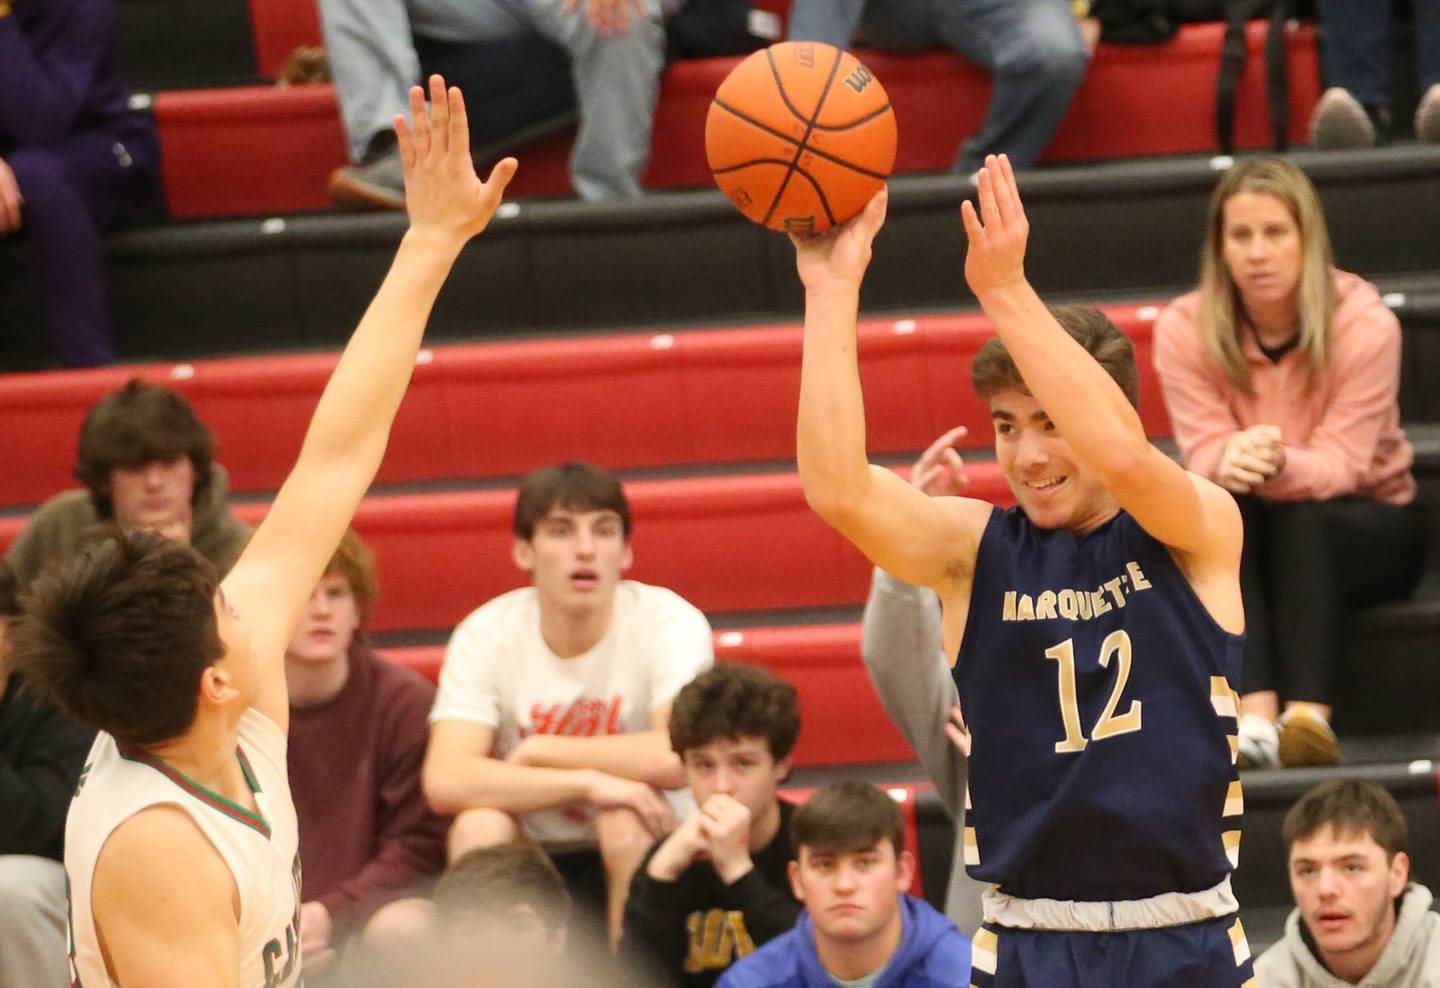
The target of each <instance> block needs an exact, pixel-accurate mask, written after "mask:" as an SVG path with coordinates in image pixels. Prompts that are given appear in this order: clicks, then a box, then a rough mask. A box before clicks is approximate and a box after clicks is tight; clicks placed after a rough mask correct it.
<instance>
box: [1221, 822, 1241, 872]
mask: <svg viewBox="0 0 1440 988" xmlns="http://www.w3.org/2000/svg"><path fill="white" fill-rule="evenodd" d="M1220 840H1221V841H1222V842H1223V843H1224V844H1225V857H1227V858H1229V859H1230V867H1232V868H1238V867H1240V831H1238V830H1227V831H1225V832H1224V833H1223V834H1221V835H1220Z"/></svg>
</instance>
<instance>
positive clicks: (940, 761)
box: [860, 425, 984, 936]
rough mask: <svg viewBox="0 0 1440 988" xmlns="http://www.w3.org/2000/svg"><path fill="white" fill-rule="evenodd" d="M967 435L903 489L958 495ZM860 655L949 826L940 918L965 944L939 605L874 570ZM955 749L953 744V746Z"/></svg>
mask: <svg viewBox="0 0 1440 988" xmlns="http://www.w3.org/2000/svg"><path fill="white" fill-rule="evenodd" d="M967 431H968V430H966V428H965V427H964V426H963V425H962V426H957V427H956V428H954V429H951V430H950V431H948V432H946V433H945V434H944V435H943V436H941V437H940V438H939V439H937V440H935V442H934V443H932V444H931V445H930V447H929V449H927V450H925V452H924V453H922V454H921V456H920V458H919V459H918V460H917V461H916V462H915V466H914V467H913V468H912V469H911V471H910V483H911V484H913V485H914V486H916V487H918V488H919V489H920V490H922V491H924V492H925V493H926V494H929V495H930V496H931V497H958V496H960V495H962V494H964V493H965V488H966V486H967V480H966V477H965V465H964V463H963V462H961V460H960V454H959V453H957V452H956V451H955V449H954V447H953V444H954V443H956V442H959V441H960V439H961V438H962V437H963V436H964V435H965V434H966V432H967ZM861 633H862V638H861V642H860V654H861V657H862V658H863V659H864V660H865V671H866V672H868V673H869V674H870V681H871V682H872V683H874V684H875V692H876V693H877V694H879V696H880V702H881V703H882V704H884V706H885V711H886V713H888V714H889V715H890V719H891V720H892V721H894V723H895V726H896V727H898V728H899V729H900V733H901V734H903V735H904V736H905V740H906V741H907V742H908V743H909V745H910V747H911V748H913V749H914V750H915V753H916V754H917V755H918V756H919V757H920V764H921V765H923V766H924V767H925V774H926V776H928V777H929V779H930V781H931V782H932V783H933V784H934V786H935V792H936V794H937V795H938V796H939V797H940V800H941V802H943V803H944V804H945V808H946V809H948V810H949V811H950V818H951V820H953V821H954V823H955V850H954V853H953V855H952V857H951V865H950V879H949V883H948V884H947V886H946V893H945V914H946V915H947V916H949V917H950V920H951V921H952V922H953V923H954V924H955V925H956V926H957V927H959V928H960V930H961V932H963V933H964V934H965V935H966V936H974V934H975V932H976V931H977V930H978V929H979V928H980V921H981V919H982V913H983V910H982V908H981V903H980V893H981V891H982V889H983V887H984V886H983V884H982V883H980V882H977V881H975V880H974V879H973V878H971V877H970V876H969V875H968V874H967V873H966V871H965V779H966V771H967V769H968V767H969V762H968V758H967V756H968V755H969V751H970V749H969V736H968V734H966V733H965V721H964V717H963V716H962V714H961V711H960V695H959V692H958V690H957V689H956V688H955V679H954V677H953V676H952V675H951V674H950V666H951V661H950V658H949V657H948V656H947V655H946V654H945V648H944V645H943V644H942V642H941V621H940V598H939V597H937V596H936V595H935V591H933V590H931V589H930V588H928V587H917V586H914V585H913V584H910V583H906V582H904V581H903V580H900V579H898V578H897V577H895V576H892V575H891V574H889V573H887V572H885V571H884V570H883V569H880V568H879V567H876V569H875V573H874V576H873V578H872V579H871V583H870V596H869V598H868V599H867V600H866V601H865V616H864V619H863V620H862V623H861ZM957 742H958V743H957Z"/></svg>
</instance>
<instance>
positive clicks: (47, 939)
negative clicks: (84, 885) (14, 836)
mask: <svg viewBox="0 0 1440 988" xmlns="http://www.w3.org/2000/svg"><path fill="white" fill-rule="evenodd" d="M65 922H66V907H65V868H64V866H62V865H61V864H60V862H58V861H51V860H50V859H49V858H39V857H33V856H31V855H28V854H0V985H6V986H10V985H13V986H15V988H20V986H22V985H23V986H24V988H63V986H65V985H68V984H69V983H70V972H69V971H68V970H67V969H66V962H65V955H66V950H67V948H66V941H65Z"/></svg>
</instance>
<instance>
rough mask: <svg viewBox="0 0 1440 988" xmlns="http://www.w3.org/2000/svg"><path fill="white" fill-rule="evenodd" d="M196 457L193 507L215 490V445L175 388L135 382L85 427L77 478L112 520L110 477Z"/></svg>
mask: <svg viewBox="0 0 1440 988" xmlns="http://www.w3.org/2000/svg"><path fill="white" fill-rule="evenodd" d="M180 456H188V457H190V463H191V464H192V465H193V466H194V468H195V488H194V490H193V491H192V492H191V496H190V503H191V504H199V503H200V499H201V498H202V497H204V496H205V492H206V490H207V489H208V488H209V486H210V465H211V464H212V463H213V462H214V461H215V439H214V437H213V436H212V435H211V434H210V430H209V428H207V427H206V426H205V423H203V422H201V421H200V420H199V419H198V418H196V417H195V409H194V408H192V407H190V402H188V401H186V400H185V398H184V397H183V396H181V395H179V394H176V393H175V392H174V391H171V390H170V389H169V388H163V387H161V386H160V385H158V384H147V383H145V382H144V381H141V380H140V379H139V378H131V379H130V380H129V381H128V382H127V383H126V384H125V386H124V387H121V388H118V389H117V390H115V391H112V392H110V393H109V394H107V395H105V397H103V398H101V399H100V400H99V401H97V402H96V403H95V404H94V405H93V406H91V408H90V411H89V412H87V413H86V415H85V421H84V423H83V424H81V426H80V443H79V449H78V451H77V456H76V462H75V477H76V479H77V480H79V481H80V483H82V484H84V485H85V487H86V489H88V490H89V491H90V500H91V501H92V502H93V503H94V505H95V510H96V512H98V513H99V515H100V517H101V518H110V517H111V516H112V515H113V514H114V513H115V505H114V503H113V502H112V501H111V500H110V471H111V470H112V469H114V468H115V467H124V468H127V469H133V468H135V467H140V466H144V465H145V464H146V463H154V462H157V461H169V460H173V459H175V458H177V457H180Z"/></svg>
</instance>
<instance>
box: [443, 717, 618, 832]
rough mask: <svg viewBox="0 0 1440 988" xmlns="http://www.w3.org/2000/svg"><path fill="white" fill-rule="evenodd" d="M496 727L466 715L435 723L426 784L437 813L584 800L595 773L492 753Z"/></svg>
mask: <svg viewBox="0 0 1440 988" xmlns="http://www.w3.org/2000/svg"><path fill="white" fill-rule="evenodd" d="M494 741H495V729H494V728H493V727H490V726H488V725H485V724H476V723H472V722H469V721H463V720H439V721H436V722H435V723H433V724H431V725H430V745H429V747H428V748H427V750H426V752H425V764H424V768H423V769H422V772H421V784H422V785H423V787H424V791H425V798H426V799H428V800H429V802H430V806H431V807H432V808H433V809H434V810H435V812H437V813H443V814H446V815H453V814H456V813H459V812H460V811H462V810H466V809H469V808H471V807H489V808H491V809H497V810H504V811H505V812H507V813H514V814H521V813H531V812H534V811H535V810H544V809H549V808H550V807H552V806H564V805H565V804H566V803H578V802H583V801H585V800H587V799H588V798H589V791H590V787H591V784H592V782H593V777H594V776H595V775H596V774H597V773H595V772H591V771H589V770H578V771H574V770H569V769H553V768H532V767H530V766H525V765H512V764H510V763H509V762H504V761H501V760H500V759H498V758H493V757H491V755H490V751H491V748H492V746H493V745H494Z"/></svg>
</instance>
